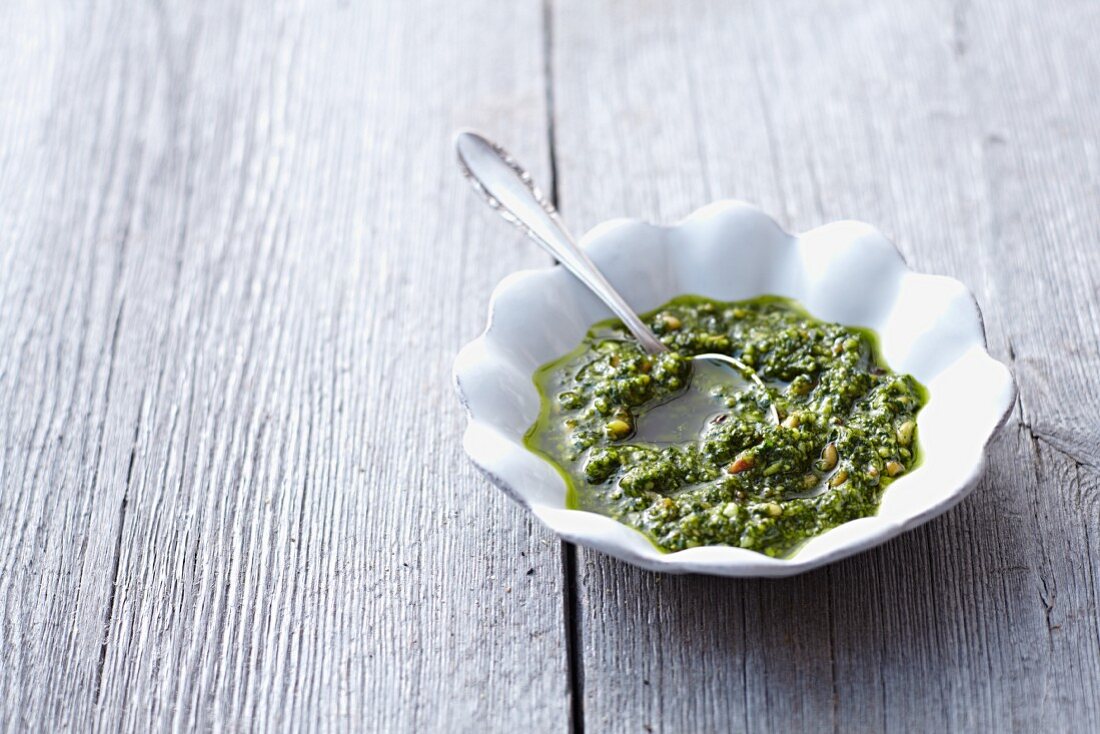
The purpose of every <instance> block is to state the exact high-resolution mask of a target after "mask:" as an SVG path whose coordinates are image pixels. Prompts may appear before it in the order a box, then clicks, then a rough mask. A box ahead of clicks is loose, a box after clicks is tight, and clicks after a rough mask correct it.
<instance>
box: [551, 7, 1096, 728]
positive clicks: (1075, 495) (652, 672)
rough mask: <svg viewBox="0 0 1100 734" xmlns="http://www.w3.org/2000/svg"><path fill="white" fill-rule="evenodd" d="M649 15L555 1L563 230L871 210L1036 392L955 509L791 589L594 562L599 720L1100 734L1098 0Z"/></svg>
mask: <svg viewBox="0 0 1100 734" xmlns="http://www.w3.org/2000/svg"><path fill="white" fill-rule="evenodd" d="M644 7H645V12H642V11H640V10H639V6H637V5H634V4H629V3H614V2H599V3H593V2H587V0H560V1H559V2H557V3H556V4H555V10H556V12H555V14H554V38H555V41H556V42H555V45H554V55H553V62H554V64H553V81H554V92H555V94H554V115H555V121H556V133H557V136H556V141H555V143H556V145H555V152H556V161H557V171H558V174H559V179H558V192H559V198H560V204H561V207H562V209H563V211H564V212H565V214H566V215H567V216H568V217H569V218H570V219H571V220H573V221H577V222H579V223H581V224H583V225H591V224H594V223H596V222H597V221H599V220H601V219H603V218H607V217H610V216H617V215H623V214H629V215H632V216H643V217H649V218H652V219H655V220H661V221H667V220H675V219H677V218H679V217H682V216H684V215H686V214H688V213H689V212H690V211H691V210H692V209H693V208H695V207H697V206H698V205H699V204H700V203H702V202H706V201H710V200H712V199H715V198H720V197H727V196H735V197H740V198H745V199H748V200H751V201H754V202H756V203H758V204H759V205H760V206H762V207H763V208H765V209H767V210H769V211H771V212H773V213H774V214H775V215H776V216H777V217H778V218H779V219H780V221H781V222H782V223H784V224H785V225H786V226H788V227H789V228H792V229H794V230H803V229H808V228H811V227H813V226H815V225H818V224H821V223H823V222H827V221H830V220H834V219H839V218H855V219H863V220H866V221H869V222H873V223H875V224H877V225H879V226H880V227H881V228H882V229H883V230H884V231H885V232H886V233H887V234H888V235H889V236H891V237H892V238H894V239H895V240H896V241H897V243H898V245H899V246H900V248H901V250H902V251H903V253H904V254H905V256H906V258H907V259H908V261H909V262H910V263H911V264H912V265H913V266H914V267H916V268H918V269H920V270H925V271H929V272H936V273H946V274H949V275H952V276H954V277H958V278H960V279H962V280H963V281H964V282H966V283H967V284H968V285H969V286H970V287H971V288H972V289H973V290H974V291H975V293H976V295H977V297H978V300H979V301H980V303H981V304H982V306H983V307H984V309H985V317H986V318H985V321H986V327H987V330H988V335H989V342H990V347H991V350H992V352H993V353H994V354H995V355H996V356H998V357H999V358H1001V359H1003V360H1005V361H1006V362H1008V363H1009V364H1011V365H1012V367H1013V369H1014V371H1015V374H1016V377H1017V379H1018V381H1019V386H1020V390H1021V396H1022V400H1021V402H1020V405H1019V409H1018V411H1017V412H1016V414H1015V416H1014V419H1013V420H1012V421H1010V423H1009V425H1008V426H1007V428H1006V430H1004V431H1003V432H1002V434H1001V435H1000V437H999V438H998V439H997V440H996V442H995V443H994V444H993V446H992V468H991V470H990V471H989V472H988V475H987V477H986V478H985V480H984V481H983V482H982V483H981V485H980V486H979V487H978V489H977V490H976V491H975V492H974V494H973V495H972V496H971V497H970V498H969V499H968V500H966V501H965V502H964V503H963V504H962V505H961V506H959V507H958V508H956V509H954V510H952V511H951V512H949V513H948V514H947V515H945V516H943V517H941V518H940V519H937V520H934V521H933V522H931V523H929V524H928V525H927V526H925V527H923V528H920V529H918V530H916V531H914V532H911V533H909V534H907V535H905V536H904V537H902V538H899V539H897V540H895V541H893V542H891V543H888V544H887V545H885V546H883V547H882V548H880V549H877V550H873V551H871V552H868V553H865V554H863V555H861V556H859V557H856V558H853V559H850V560H847V561H844V562H842V563H838V564H835V565H834V566H832V567H830V568H826V569H823V570H821V571H818V572H815V573H811V574H807V575H806V576H804V577H800V578H795V579H791V580H785V581H779V582H766V581H745V582H739V581H722V580H714V579H704V578H686V579H685V578H672V577H660V576H657V575H654V574H649V573H645V572H641V571H638V570H635V569H633V568H630V567H628V566H626V565H624V564H622V563H619V562H617V561H614V560H611V559H608V558H606V557H604V556H601V555H599V554H595V553H587V552H581V555H580V562H579V567H580V574H579V579H578V585H579V588H578V605H577V609H576V613H577V615H578V616H579V627H580V630H581V638H582V640H583V644H582V646H581V652H582V655H583V659H582V662H583V670H584V682H583V700H584V717H585V721H586V722H587V724H588V726H589V728H590V729H593V730H596V731H602V730H604V729H610V728H613V729H616V730H617V729H622V730H626V731H646V730H654V731H727V730H737V731H740V730H747V731H797V730H812V731H821V730H825V731H829V730H832V731H844V732H847V731H881V730H885V731H943V730H948V731H969V730H977V731H1081V732H1085V731H1097V730H1100V633H1098V614H1097V591H1098V589H1097V587H1098V585H1100V417H1098V415H1100V388H1098V387H1097V383H1096V375H1097V374H1098V373H1100V197H1098V193H1100V186H1098V181H1100V177H1098V176H1100V150H1098V148H1097V139H1098V133H1100V106H1098V105H1097V104H1096V97H1095V90H1096V89H1100V45H1098V44H1097V41H1096V37H1095V35H1096V31H1097V30H1100V5H1098V4H1096V3H1086V2H1076V3H1074V2H1062V3H1036V2H1019V1H1017V2H1004V1H1002V0H996V1H990V2H953V3H952V2H889V3H867V2H862V1H856V0H850V1H848V2H834V3H803V2H770V3H721V2H703V1H696V0H692V1H689V2H680V3H675V4H671V3H670V4H667V5H662V4H657V3H645V4H644ZM658 8H659V10H658ZM593 70H603V72H602V73H600V72H594V71H593Z"/></svg>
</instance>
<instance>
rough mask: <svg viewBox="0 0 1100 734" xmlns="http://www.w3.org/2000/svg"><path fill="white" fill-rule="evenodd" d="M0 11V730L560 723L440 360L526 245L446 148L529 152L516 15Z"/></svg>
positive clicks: (530, 58)
mask: <svg viewBox="0 0 1100 734" xmlns="http://www.w3.org/2000/svg"><path fill="white" fill-rule="evenodd" d="M0 13H3V14H4V15H5V16H6V17H4V19H3V21H2V22H0V27H2V28H4V29H5V31H4V32H3V33H2V34H0V44H2V47H0V59H2V63H0V65H2V66H3V68H4V69H5V71H4V73H3V74H0V100H2V102H0V104H3V105H4V108H3V110H2V113H0V232H2V235H0V240H2V243H3V245H2V250H0V411H2V415H3V419H2V421H3V422H2V425H0V432H2V435H3V464H2V467H0V471H2V474H0V476H2V495H0V529H2V530H0V610H2V612H0V614H2V617H0V620H2V621H0V625H2V637H0V640H2V643H0V644H2V648H0V730H10V731H15V730H21V729H22V730H28V731H58V730H60V729H62V728H71V729H75V730H85V729H88V728H92V727H95V728H98V729H101V730H103V731H115V730H117V729H123V730H127V731H135V732H145V731H156V730H163V729H167V728H180V729H201V730H205V729H211V728H231V729H237V730H241V731H248V730H253V729H256V730H264V729H267V730H272V729H284V728H292V729H315V728H325V729H363V728H365V729H386V730H390V731H442V730H471V729H473V728H475V727H476V726H477V725H478V723H479V722H481V721H492V722H494V724H495V725H496V726H498V727H500V728H501V729H519V728H521V727H528V728H533V729H535V730H538V731H553V730H559V731H560V730H564V729H565V728H566V727H567V725H568V716H569V707H568V691H567V675H566V658H565V646H564V644H563V634H564V632H563V630H564V625H563V620H562V609H563V607H562V567H561V553H560V544H559V542H558V541H557V540H556V539H555V538H554V537H553V536H552V535H551V534H549V533H548V532H546V531H545V530H543V529H542V528H540V527H536V526H534V525H533V523H532V521H530V520H529V519H528V518H527V517H526V516H525V514H524V513H522V512H521V511H520V510H519V509H518V508H517V507H514V506H513V505H512V504H511V503H509V502H508V501H507V500H506V498H504V497H503V496H499V495H498V494H497V493H494V492H492V491H491V490H489V489H488V488H487V487H486V486H485V484H484V482H483V481H482V480H481V479H480V477H478V476H476V473H475V471H474V470H473V469H472V468H471V467H470V466H468V464H467V462H466V461H465V459H464V457H463V455H462V454H461V451H460V449H459V443H458V437H459V436H460V433H461V429H462V427H463V425H464V422H465V421H464V418H463V416H462V415H461V410H460V408H459V406H458V404H457V401H456V400H455V399H454V395H453V391H452V387H451V382H450V377H449V372H450V362H451V359H452V358H453V355H454V353H455V352H456V351H457V350H458V348H459V347H460V346H461V344H462V343H463V342H464V341H466V340H468V339H470V338H472V337H473V336H475V335H476V334H477V333H478V332H479V331H480V329H481V328H482V325H483V319H484V315H485V308H486V304H487V301H488V294H489V291H490V290H491V288H492V286H493V285H495V283H496V282H497V281H498V280H499V279H500V278H502V277H503V276H504V275H505V274H507V273H508V272H510V271H512V270H514V269H516V268H519V267H523V266H528V265H531V264H535V263H542V262H545V258H543V257H541V256H540V255H538V254H536V253H535V252H534V251H533V250H531V249H529V248H527V247H526V246H524V247H520V246H518V244H516V243H518V239H517V240H516V242H510V241H509V240H508V236H507V234H506V236H504V237H502V236H501V234H502V233H501V230H500V229H498V227H497V224H496V223H495V222H493V221H492V220H490V219H488V218H486V217H485V216H484V215H483V212H482V205H481V204H479V203H478V202H477V201H476V200H475V199H473V197H471V196H470V195H469V193H468V191H467V189H465V188H464V187H463V186H460V182H459V181H458V180H457V179H458V176H457V175H456V172H455V168H454V165H453V163H452V160H453V157H452V154H451V151H450V136H451V132H452V130H453V129H454V128H455V127H457V126H458V125H460V124H472V125H479V126H482V127H491V128H493V129H495V130H498V131H500V133H501V134H502V135H504V136H506V137H507V138H509V140H510V141H511V142H512V143H513V145H514V146H515V147H516V149H517V152H519V153H521V154H522V155H523V156H524V158H525V159H527V160H530V161H532V163H533V164H534V165H536V166H537V167H538V171H539V174H540V175H542V176H548V175H549V168H548V166H547V161H548V157H547V154H548V140H547V137H546V134H545V126H546V110H545V106H544V100H545V82H544V79H543V76H542V75H543V68H544V65H543V57H542V46H541V44H540V43H539V42H538V39H540V38H541V23H542V8H541V6H540V5H539V3H538V2H518V3H517V2H512V3H505V4H498V5H497V6H496V7H490V6H489V5H487V4H483V3H452V2H449V1H448V0H440V1H438V2H419V3H416V4H411V3H373V2H372V3H358V4H348V3H337V2H332V3H320V4H318V3H310V4H308V5H307V4H276V5H274V6H273V5H272V4H271V3H268V2H254V3H247V4H243V5H239V4H236V3H223V2H207V3H201V4H191V3H165V4H160V3H149V4H133V3H123V2H115V3H103V4H100V5H98V6H97V7H94V8H92V7H88V8H83V7H79V6H73V5H69V4H62V3H52V2H51V3H35V2H26V3H21V4H16V5H14V6H13V5H10V4H7V3H5V4H4V6H3V9H2V10H0ZM532 38H534V39H536V42H535V43H534V44H532V43H531V42H530V39H532Z"/></svg>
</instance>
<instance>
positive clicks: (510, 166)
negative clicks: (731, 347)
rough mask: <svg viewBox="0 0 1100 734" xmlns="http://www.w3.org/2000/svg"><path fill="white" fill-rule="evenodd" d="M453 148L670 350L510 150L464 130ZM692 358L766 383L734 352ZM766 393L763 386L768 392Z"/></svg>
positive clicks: (656, 348) (486, 188)
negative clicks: (593, 260) (611, 282)
mask: <svg viewBox="0 0 1100 734" xmlns="http://www.w3.org/2000/svg"><path fill="white" fill-rule="evenodd" d="M455 150H456V151H457V153H458V164H459V167H460V168H461V169H462V172H463V173H464V174H465V176H466V178H467V179H469V181H470V183H471V184H472V185H473V187H474V189H475V190H476V191H477V192H478V193H479V194H481V196H482V198H484V199H485V201H486V202H487V203H488V204H489V206H490V207H492V208H493V209H494V210H496V212H497V213H498V214H500V216H502V217H503V218H504V219H505V220H507V221H509V222H511V223H512V224H514V225H516V226H517V227H519V228H520V229H521V230H522V231H523V232H524V233H525V234H526V235H527V236H528V237H530V238H531V239H533V240H534V241H535V242H537V243H538V244H539V246H540V247H542V249H544V250H546V251H547V252H549V253H550V255H551V256H553V257H554V258H555V259H557V260H558V262H560V263H561V264H562V265H563V266H564V267H565V269H566V270H568V271H569V272H571V273H572V274H573V275H575V276H576V277H577V279H578V280H579V281H580V282H581V283H584V284H585V285H586V286H588V289H589V290H590V291H592V292H593V293H594V294H596V297H597V298H599V299H600V300H601V301H603V302H604V304H606V305H607V307H608V308H609V309H611V312H612V313H614V314H615V315H616V316H618V317H619V319H620V320H622V322H623V324H624V325H626V328H627V329H629V330H630V333H631V334H633V335H634V338H635V339H637V340H638V342H639V343H640V344H641V345H642V347H643V348H645V350H646V351H647V352H649V353H650V354H660V353H661V352H667V351H669V349H668V347H667V346H665V345H664V344H663V343H662V342H661V340H660V339H658V338H657V335H656V334H654V333H653V332H652V331H650V329H649V327H648V326H646V325H645V323H644V322H643V321H642V320H641V319H640V318H638V314H636V313H634V310H633V309H632V308H630V306H628V305H627V303H626V301H625V300H623V297H622V296H621V295H619V292H618V291H616V290H615V289H614V288H613V287H612V286H611V284H610V283H609V282H607V278H605V277H604V275H603V273H601V272H600V270H599V268H597V267H596V264H595V263H593V262H592V260H591V259H590V258H589V257H588V255H587V254H585V252H584V250H582V249H581V248H580V247H578V246H577V242H576V240H575V239H573V235H571V234H570V233H569V230H568V229H566V227H565V223H564V222H562V220H561V217H559V216H558V212H557V209H555V208H554V205H553V204H551V203H550V202H549V201H547V200H546V197H544V196H543V195H542V192H541V191H540V190H539V189H538V187H537V186H535V183H534V181H533V180H532V178H531V174H530V173H528V172H527V171H526V170H525V169H524V168H523V167H522V166H521V165H519V163H517V162H516V160H515V159H514V158H512V156H511V155H509V154H508V152H507V151H506V150H504V149H503V148H502V147H500V146H499V145H497V144H496V143H493V142H491V141H489V140H487V139H485V138H484V137H482V136H481V135H479V134H478V133H475V132H472V131H470V130H462V131H459V132H458V133H457V134H456V135H455ZM692 359H693V361H694V363H695V364H694V365H693V373H694V374H693V378H698V377H699V376H700V371H701V370H703V369H707V370H716V371H720V374H719V373H718V372H716V373H715V374H714V375H713V376H712V379H710V380H708V381H707V382H710V383H714V382H721V381H727V382H728V381H731V380H736V381H743V380H744V379H745V376H748V378H749V379H750V380H752V381H753V382H755V383H756V384H757V385H759V386H760V387H761V388H763V387H764V383H763V382H762V381H761V380H760V377H759V376H758V375H757V374H756V373H755V372H754V371H753V370H752V368H750V367H749V366H748V365H746V364H745V363H743V362H742V361H741V360H739V359H735V358H734V357H730V356H727V355H725V354H697V355H695V356H694V357H693V358H692ZM766 392H767V391H766V390H765V394H766ZM769 409H770V410H769V413H770V415H771V418H772V420H773V421H774V422H776V423H778V422H779V415H778V413H777V412H776V409H775V406H774V405H769Z"/></svg>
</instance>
